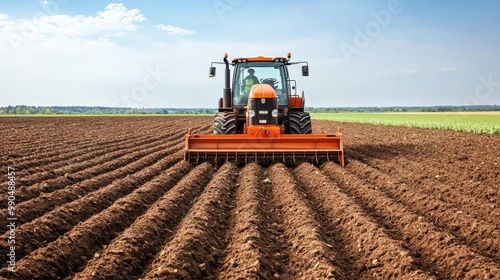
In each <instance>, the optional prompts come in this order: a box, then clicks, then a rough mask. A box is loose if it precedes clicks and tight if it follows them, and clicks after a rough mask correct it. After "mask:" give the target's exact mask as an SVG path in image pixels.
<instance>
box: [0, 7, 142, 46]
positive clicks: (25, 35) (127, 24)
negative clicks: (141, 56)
mask: <svg viewBox="0 0 500 280" xmlns="http://www.w3.org/2000/svg"><path fill="white" fill-rule="evenodd" d="M145 20H146V18H145V17H144V15H142V14H141V11H140V10H138V9H132V10H129V9H127V8H126V7H125V6H124V5H123V4H122V3H114V4H108V5H107V6H106V7H105V8H104V11H98V12H97V15H96V16H83V15H77V16H69V15H47V16H39V17H35V18H32V19H19V20H15V21H12V20H10V19H9V17H8V16H6V15H0V35H4V36H6V37H8V38H9V41H11V42H13V41H14V42H15V43H19V42H29V41H39V40H44V39H45V40H47V39H51V38H53V37H68V36H69V37H85V36H92V35H114V34H116V33H118V32H123V31H127V30H135V29H136V28H137V25H136V23H138V22H142V21H145Z"/></svg>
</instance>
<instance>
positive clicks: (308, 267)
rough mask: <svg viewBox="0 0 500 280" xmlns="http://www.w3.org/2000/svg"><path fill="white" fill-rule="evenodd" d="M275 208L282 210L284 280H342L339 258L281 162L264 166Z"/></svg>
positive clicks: (340, 260)
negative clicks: (286, 253)
mask: <svg viewBox="0 0 500 280" xmlns="http://www.w3.org/2000/svg"><path fill="white" fill-rule="evenodd" d="M268 175H269V179H270V180H271V181H272V192H273V195H274V197H275V199H276V201H277V205H276V206H275V207H277V208H279V209H281V211H282V213H283V223H284V237H285V238H286V240H287V242H288V243H289V246H288V251H289V263H288V267H287V270H288V271H287V272H286V273H285V275H283V277H284V278H286V279H321V278H339V279H346V278H347V276H346V275H345V271H343V269H342V266H340V265H338V264H339V263H342V258H341V257H340V256H339V254H338V252H334V251H333V250H332V249H331V248H332V245H331V243H332V240H328V239H327V238H326V237H325V234H324V233H323V231H324V230H325V229H323V228H322V227H321V225H320V223H319V222H318V221H317V220H316V219H315V216H316V213H315V212H314V211H313V210H312V209H311V207H310V206H309V204H308V198H307V196H306V195H305V194H304V193H303V192H302V191H301V190H300V189H299V186H298V182H297V181H296V180H295V179H294V176H293V174H292V173H291V172H290V171H289V170H288V169H287V168H286V167H285V166H284V165H283V164H275V165H273V166H271V167H270V168H269V169H268Z"/></svg>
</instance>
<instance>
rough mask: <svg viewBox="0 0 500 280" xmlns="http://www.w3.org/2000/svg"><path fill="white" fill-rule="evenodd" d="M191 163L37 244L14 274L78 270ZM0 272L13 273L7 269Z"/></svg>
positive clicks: (56, 273) (55, 276) (48, 274)
mask: <svg viewBox="0 0 500 280" xmlns="http://www.w3.org/2000/svg"><path fill="white" fill-rule="evenodd" d="M190 169H191V165H190V164H189V163H187V162H184V161H182V162H180V163H178V164H176V165H175V166H173V167H172V168H171V170H169V172H164V173H162V174H161V175H160V176H158V177H156V178H155V179H154V180H153V181H150V182H148V183H146V184H144V185H142V186H141V187H140V188H138V189H136V190H135V191H134V192H132V193H131V194H129V195H128V196H126V197H123V198H120V199H118V200H117V201H116V202H115V203H114V204H113V205H112V206H111V207H109V208H107V209H105V210H104V211H102V212H100V213H99V214H97V215H94V216H92V217H91V218H90V219H88V220H86V221H85V222H83V223H80V224H78V225H77V226H75V227H74V228H73V229H72V230H71V231H70V232H67V233H66V234H64V235H63V236H61V237H60V238H58V239H57V240H55V241H53V242H51V243H49V244H48V245H47V246H46V247H44V248H40V249H38V250H36V251H34V252H32V253H31V254H30V255H27V256H26V257H24V258H23V259H21V260H19V261H18V262H17V269H16V272H15V276H16V277H19V278H22V279H31V278H43V279H59V278H65V277H67V276H70V275H71V274H73V273H75V272H78V271H79V270H81V269H82V268H83V267H84V265H85V263H86V260H88V259H90V258H91V257H92V256H93V255H94V254H95V252H96V251H97V250H99V248H100V247H101V246H103V245H106V244H108V242H110V241H111V240H112V239H113V238H115V237H116V236H117V235H118V234H119V233H120V232H122V231H123V230H125V229H126V228H127V227H129V226H130V225H131V224H132V223H133V222H134V220H135V219H136V218H137V217H138V216H139V215H141V214H143V213H144V212H145V211H146V210H147V208H148V207H149V206H150V205H151V204H153V202H154V201H155V200H157V199H158V198H159V197H161V196H163V194H164V193H165V192H166V191H167V190H169V189H170V188H171V187H172V186H174V185H175V184H176V183H177V182H178V181H179V180H180V179H181V178H182V177H183V176H184V175H185V174H187V173H188V172H189V170H190ZM0 276H4V277H9V276H14V275H12V274H11V273H10V272H9V271H8V270H7V269H5V268H4V269H2V270H0Z"/></svg>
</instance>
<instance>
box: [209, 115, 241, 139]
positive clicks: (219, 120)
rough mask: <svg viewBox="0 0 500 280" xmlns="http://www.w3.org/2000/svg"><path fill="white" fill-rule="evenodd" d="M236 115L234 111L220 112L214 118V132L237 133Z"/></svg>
mask: <svg viewBox="0 0 500 280" xmlns="http://www.w3.org/2000/svg"><path fill="white" fill-rule="evenodd" d="M235 133H236V115H235V114H234V113H233V112H218V113H217V114H215V118H214V134H235Z"/></svg>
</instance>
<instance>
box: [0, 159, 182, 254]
mask: <svg viewBox="0 0 500 280" xmlns="http://www.w3.org/2000/svg"><path fill="white" fill-rule="evenodd" d="M155 160H156V159H154V160H151V159H150V160H146V159H144V160H142V161H141V162H140V166H138V168H136V170H135V171H133V170H129V172H127V173H128V174H130V175H127V177H125V178H123V179H120V180H115V181H114V182H113V183H111V184H110V185H108V186H106V187H103V188H100V189H98V190H96V191H94V192H91V193H89V194H87V195H85V196H83V195H82V196H83V197H81V198H79V197H80V196H77V197H75V198H71V199H68V201H71V202H69V203H67V204H63V203H60V204H59V206H58V207H57V208H56V209H54V210H53V211H51V212H48V213H46V214H45V215H43V216H41V217H40V218H38V219H35V220H33V221H31V222H29V223H23V224H19V225H18V226H17V229H16V232H17V233H19V234H18V235H17V238H16V242H17V243H18V244H22V246H19V249H18V250H17V252H16V257H17V258H18V259H20V258H22V257H24V256H25V255H26V254H29V253H31V252H32V251H33V250H35V249H37V248H39V247H43V246H44V244H46V243H48V242H52V241H54V240H55V239H57V238H58V237H59V236H60V235H62V234H64V233H65V232H67V231H69V230H70V229H71V228H72V227H73V226H75V225H76V224H78V223H79V222H81V221H85V220H86V219H88V218H90V217H91V216H92V215H94V214H96V213H98V212H100V211H102V210H104V209H106V208H107V207H109V206H111V205H112V204H113V203H114V201H115V200H116V199H118V198H120V197H123V196H125V195H127V194H129V193H131V192H132V191H133V190H134V189H136V188H137V187H138V186H141V185H143V184H145V183H146V182H148V181H150V180H151V179H152V178H153V177H155V176H158V174H160V173H161V172H164V171H165V169H167V168H169V167H171V166H172V165H174V164H175V163H177V162H179V161H180V158H179V156H178V155H175V154H173V155H170V156H167V157H165V158H164V159H162V160H160V161H158V162H157V163H154V161H155ZM152 163H154V165H151V166H148V164H152ZM145 166H146V167H145ZM134 172H137V173H134ZM166 172H169V171H168V170H167V171H166ZM71 194H72V192H69V193H68V195H70V196H71ZM60 195H61V197H62V196H63V194H62V193H61V194H60ZM73 199H74V200H73ZM40 205H45V204H43V203H38V204H35V205H33V206H32V207H33V208H35V207H36V206H40ZM40 212H42V211H40ZM9 234H10V232H7V233H5V234H4V235H2V237H1V239H0V251H3V250H5V251H7V250H8V248H9V247H10V245H9V244H8V243H7V240H8V236H9ZM4 259H5V255H1V256H0V263H5V262H4Z"/></svg>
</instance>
